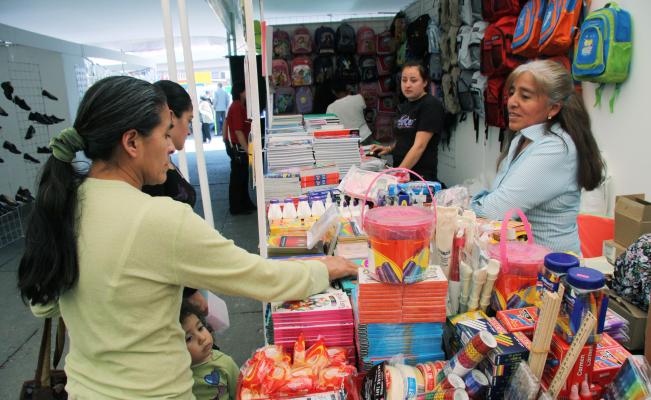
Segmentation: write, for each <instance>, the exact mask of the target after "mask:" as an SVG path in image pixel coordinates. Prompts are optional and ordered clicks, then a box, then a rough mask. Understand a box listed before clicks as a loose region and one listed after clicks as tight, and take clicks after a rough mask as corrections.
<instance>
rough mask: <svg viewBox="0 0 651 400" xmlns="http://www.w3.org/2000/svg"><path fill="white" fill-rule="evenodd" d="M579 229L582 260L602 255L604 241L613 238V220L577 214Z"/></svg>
mask: <svg viewBox="0 0 651 400" xmlns="http://www.w3.org/2000/svg"><path fill="white" fill-rule="evenodd" d="M576 223H577V225H578V228H579V241H580V242H581V253H582V254H583V257H584V258H593V257H600V256H601V255H603V242H604V240H611V239H613V238H614V237H615V220H614V219H612V218H607V217H601V216H598V215H591V214H579V216H578V217H577V219H576Z"/></svg>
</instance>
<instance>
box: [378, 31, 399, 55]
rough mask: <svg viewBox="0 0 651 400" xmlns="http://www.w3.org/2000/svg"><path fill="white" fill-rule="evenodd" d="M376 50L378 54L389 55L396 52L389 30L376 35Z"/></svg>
mask: <svg viewBox="0 0 651 400" xmlns="http://www.w3.org/2000/svg"><path fill="white" fill-rule="evenodd" d="M376 50H377V54H378V55H379V56H382V55H390V54H393V53H395V52H396V45H395V41H394V40H393V35H392V34H391V31H384V32H382V33H379V34H378V35H377V46H376Z"/></svg>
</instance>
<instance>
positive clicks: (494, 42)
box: [481, 17, 521, 78]
mask: <svg viewBox="0 0 651 400" xmlns="http://www.w3.org/2000/svg"><path fill="white" fill-rule="evenodd" d="M516 22H517V18H516V17H502V18H501V19H500V20H499V21H497V22H495V23H492V24H490V25H488V27H487V28H486V32H484V40H483V42H482V49H481V72H482V73H483V74H484V75H486V76H488V77H489V78H492V77H495V76H499V75H507V74H508V73H509V72H511V71H512V70H513V69H514V68H515V67H517V66H518V65H519V64H520V63H521V58H519V57H517V56H515V55H513V52H512V51H511V41H512V40H513V31H515V24H516Z"/></svg>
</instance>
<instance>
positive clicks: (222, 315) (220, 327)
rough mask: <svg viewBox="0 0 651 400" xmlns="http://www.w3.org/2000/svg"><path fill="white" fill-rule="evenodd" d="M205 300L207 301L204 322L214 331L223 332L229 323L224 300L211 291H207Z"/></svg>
mask: <svg viewBox="0 0 651 400" xmlns="http://www.w3.org/2000/svg"><path fill="white" fill-rule="evenodd" d="M206 301H207V302H208V315H207V316H206V322H208V325H210V326H211V327H212V328H213V329H214V331H215V333H223V332H224V331H225V330H226V329H228V327H229V326H230V325H231V324H230V319H229V318H228V306H226V302H225V301H224V300H222V299H220V298H219V297H217V296H216V295H214V294H213V293H211V292H207V296H206Z"/></svg>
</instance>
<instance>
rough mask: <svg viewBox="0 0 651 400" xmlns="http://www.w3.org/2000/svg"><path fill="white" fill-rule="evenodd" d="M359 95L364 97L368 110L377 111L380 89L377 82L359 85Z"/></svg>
mask: <svg viewBox="0 0 651 400" xmlns="http://www.w3.org/2000/svg"><path fill="white" fill-rule="evenodd" d="M359 94H361V95H362V97H364V102H365V103H366V108H373V109H377V106H378V87H377V82H364V83H361V84H360V85H359Z"/></svg>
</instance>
